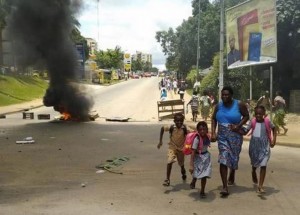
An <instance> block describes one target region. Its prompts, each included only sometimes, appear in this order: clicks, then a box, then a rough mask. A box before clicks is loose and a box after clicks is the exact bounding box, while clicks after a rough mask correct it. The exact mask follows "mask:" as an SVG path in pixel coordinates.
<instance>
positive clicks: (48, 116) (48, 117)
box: [38, 114, 50, 119]
mask: <svg viewBox="0 0 300 215" xmlns="http://www.w3.org/2000/svg"><path fill="white" fill-rule="evenodd" d="M38 119H50V114H38Z"/></svg>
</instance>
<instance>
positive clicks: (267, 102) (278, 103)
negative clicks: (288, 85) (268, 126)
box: [257, 91, 288, 135]
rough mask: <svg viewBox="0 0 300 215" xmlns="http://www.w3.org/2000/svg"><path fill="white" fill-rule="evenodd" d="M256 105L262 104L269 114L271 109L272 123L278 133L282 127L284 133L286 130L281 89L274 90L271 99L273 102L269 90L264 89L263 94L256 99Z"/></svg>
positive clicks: (284, 105) (284, 104)
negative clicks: (272, 113) (273, 95)
mask: <svg viewBox="0 0 300 215" xmlns="http://www.w3.org/2000/svg"><path fill="white" fill-rule="evenodd" d="M257 105H262V106H264V107H265V109H266V112H267V114H269V113H270V111H271V110H272V111H273V112H274V118H273V123H274V125H275V127H276V130H277V132H278V134H280V129H281V128H282V129H283V134H284V135H285V134H286V133H287V132H288V129H287V128H286V123H285V115H286V103H285V100H284V98H283V97H282V93H281V91H276V96H275V98H274V100H273V103H272V101H271V98H270V93H269V91H265V94H264V95H262V96H261V97H260V98H259V99H258V100H257Z"/></svg>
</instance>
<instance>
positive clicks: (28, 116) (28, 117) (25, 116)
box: [23, 112, 34, 119]
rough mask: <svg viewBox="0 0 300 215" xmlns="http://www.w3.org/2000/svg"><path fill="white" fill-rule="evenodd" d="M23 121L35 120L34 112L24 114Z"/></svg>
mask: <svg viewBox="0 0 300 215" xmlns="http://www.w3.org/2000/svg"><path fill="white" fill-rule="evenodd" d="M23 119H34V113H33V112H23Z"/></svg>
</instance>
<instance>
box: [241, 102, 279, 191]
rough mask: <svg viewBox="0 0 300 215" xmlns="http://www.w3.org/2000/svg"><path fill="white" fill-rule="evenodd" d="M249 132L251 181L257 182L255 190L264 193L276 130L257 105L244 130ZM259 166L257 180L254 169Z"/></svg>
mask: <svg viewBox="0 0 300 215" xmlns="http://www.w3.org/2000/svg"><path fill="white" fill-rule="evenodd" d="M250 130H251V132H250V134H251V139H250V143H249V156H250V160H251V165H252V181H253V183H254V184H257V183H258V187H257V192H258V193H259V194H263V193H265V190H264V189H263V184H264V180H265V177H266V170H267V163H268V161H269V159H270V155H271V150H270V148H273V147H274V146H275V144H276V137H277V132H276V128H275V125H274V124H273V123H272V122H271V121H270V119H269V118H268V117H266V109H265V107H264V106H262V105H259V106H256V107H255V108H254V118H253V119H252V120H251V121H250V123H249V124H248V126H247V128H246V131H245V132H249V131H250ZM257 168H260V175H259V181H258V179H257V175H256V169H257Z"/></svg>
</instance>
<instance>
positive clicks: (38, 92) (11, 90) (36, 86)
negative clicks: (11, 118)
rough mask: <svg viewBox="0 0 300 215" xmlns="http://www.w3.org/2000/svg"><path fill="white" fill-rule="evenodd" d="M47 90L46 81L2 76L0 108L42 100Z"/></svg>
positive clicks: (0, 79)
mask: <svg viewBox="0 0 300 215" xmlns="http://www.w3.org/2000/svg"><path fill="white" fill-rule="evenodd" d="M47 88H48V82H47V81H45V80H44V79H40V78H36V77H31V76H8V75H0V107H1V106H6V105H12V104H18V103H22V102H26V101H31V100H34V99H38V98H42V97H43V96H44V94H45V92H46V89H47Z"/></svg>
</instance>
